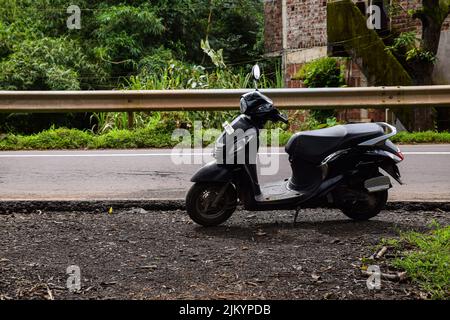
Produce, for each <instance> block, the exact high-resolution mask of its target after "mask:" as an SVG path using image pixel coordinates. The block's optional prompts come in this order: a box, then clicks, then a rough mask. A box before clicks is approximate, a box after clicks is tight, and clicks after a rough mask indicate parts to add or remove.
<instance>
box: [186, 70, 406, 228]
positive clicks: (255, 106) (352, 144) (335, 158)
mask: <svg viewBox="0 0 450 320" xmlns="http://www.w3.org/2000/svg"><path fill="white" fill-rule="evenodd" d="M252 73H253V77H254V80H255V83H256V82H257V81H258V80H259V76H260V71H259V67H258V66H255V67H254V68H253V71H252ZM240 111H241V115H240V116H238V117H237V118H236V119H234V121H233V122H232V123H231V124H226V125H224V127H225V131H224V132H223V133H222V135H221V136H220V137H219V138H218V140H217V141H216V144H215V149H214V154H213V155H214V158H215V159H216V160H214V161H213V162H210V163H208V164H207V165H205V166H204V167H202V168H201V169H200V170H199V171H198V172H197V173H195V175H194V176H193V177H192V179H191V181H192V182H195V184H194V185H193V186H192V187H191V189H190V190H189V192H188V194H187V196H186V209H187V212H188V214H189V216H190V217H191V219H192V220H194V221H195V222H196V223H198V224H200V225H203V226H215V225H219V224H221V223H223V222H224V221H226V220H227V219H228V218H229V217H230V216H231V215H232V214H233V212H234V211H235V210H236V207H237V205H238V203H239V202H240V203H241V204H242V205H243V206H244V208H245V209H246V210H250V211H267V210H296V214H295V219H294V222H295V221H296V219H297V216H298V213H299V210H300V209H301V208H314V207H330V208H339V209H340V210H341V211H342V212H343V213H344V214H345V215H346V216H348V217H350V218H351V219H354V220H368V219H370V218H372V217H374V216H376V215H377V214H378V213H379V212H380V211H381V210H382V209H383V208H384V206H385V204H386V202H387V198H388V190H389V189H390V188H391V187H392V184H391V181H390V179H389V177H388V176H385V175H383V174H382V173H380V168H381V169H383V170H384V171H385V172H387V173H388V174H389V175H390V176H392V177H393V178H394V179H395V180H396V181H397V182H399V183H400V184H402V181H401V179H400V172H399V169H398V167H397V165H396V164H397V163H399V162H401V161H402V160H403V159H404V157H403V154H402V153H401V152H400V149H399V148H398V147H397V146H396V145H394V144H393V143H392V142H391V141H390V140H389V138H390V137H392V136H394V135H395V134H396V133H397V131H396V129H395V127H393V126H391V125H389V124H387V123H360V124H348V125H338V126H335V127H331V128H326V129H320V130H314V131H306V132H299V133H296V134H295V135H293V136H292V137H291V138H290V140H289V141H288V143H287V145H286V147H285V150H286V152H287V154H288V155H289V162H290V164H291V168H292V176H291V177H290V178H289V179H285V180H283V181H280V182H278V183H271V184H269V185H266V186H260V185H259V183H258V176H257V166H256V157H257V152H258V148H259V142H260V141H259V133H260V129H262V128H263V127H264V125H265V124H266V123H267V122H268V121H273V122H277V121H281V122H284V123H287V122H288V119H287V117H286V116H285V115H283V114H281V113H280V112H279V111H278V110H277V109H276V108H275V107H274V106H273V102H272V101H271V100H270V99H269V98H268V97H267V96H265V95H264V94H262V93H261V92H260V91H258V89H256V90H255V91H252V92H249V93H246V94H244V95H243V96H242V97H241V100H240Z"/></svg>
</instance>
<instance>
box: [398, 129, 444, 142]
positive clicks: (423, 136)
mask: <svg viewBox="0 0 450 320" xmlns="http://www.w3.org/2000/svg"><path fill="white" fill-rule="evenodd" d="M391 140H392V142H394V143H401V144H414V143H450V132H436V131H424V132H412V133H409V132H404V131H403V132H399V133H398V134H397V135H395V136H394V137H392V139H391Z"/></svg>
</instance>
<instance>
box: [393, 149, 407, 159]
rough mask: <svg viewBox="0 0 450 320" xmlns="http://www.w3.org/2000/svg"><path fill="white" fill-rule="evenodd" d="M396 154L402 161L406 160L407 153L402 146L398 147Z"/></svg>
mask: <svg viewBox="0 0 450 320" xmlns="http://www.w3.org/2000/svg"><path fill="white" fill-rule="evenodd" d="M395 155H396V156H397V157H399V158H400V159H401V161H403V160H405V155H404V154H403V153H402V152H401V151H400V148H397V153H396V154H395Z"/></svg>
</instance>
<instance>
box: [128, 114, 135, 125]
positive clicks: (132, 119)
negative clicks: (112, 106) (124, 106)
mask: <svg viewBox="0 0 450 320" xmlns="http://www.w3.org/2000/svg"><path fill="white" fill-rule="evenodd" d="M133 126H134V112H133V111H128V129H133Z"/></svg>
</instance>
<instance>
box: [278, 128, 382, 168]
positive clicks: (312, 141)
mask: <svg viewBox="0 0 450 320" xmlns="http://www.w3.org/2000/svg"><path fill="white" fill-rule="evenodd" d="M383 134H384V131H383V128H382V127H381V126H379V125H378V124H376V123H358V124H347V125H338V126H335V127H331V128H326V129H319V130H312V131H303V132H298V133H296V134H294V135H293V136H292V137H291V138H290V139H289V141H288V143H287V144H286V147H285V150H286V152H287V153H288V154H289V156H290V157H293V156H294V155H295V157H300V158H302V159H303V160H306V161H308V162H312V163H320V162H321V161H322V160H323V159H324V158H326V157H327V156H328V155H330V154H331V153H333V152H335V151H337V150H339V149H344V148H346V147H349V146H351V145H356V144H359V143H361V142H364V141H366V140H369V139H372V138H375V137H379V136H382V135H383Z"/></svg>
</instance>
